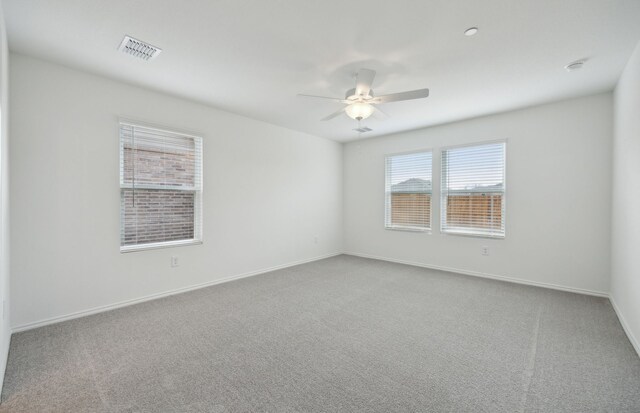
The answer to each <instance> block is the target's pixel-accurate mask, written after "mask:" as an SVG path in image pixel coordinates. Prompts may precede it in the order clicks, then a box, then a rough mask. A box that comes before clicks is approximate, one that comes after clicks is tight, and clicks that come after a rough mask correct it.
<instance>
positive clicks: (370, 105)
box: [298, 69, 429, 121]
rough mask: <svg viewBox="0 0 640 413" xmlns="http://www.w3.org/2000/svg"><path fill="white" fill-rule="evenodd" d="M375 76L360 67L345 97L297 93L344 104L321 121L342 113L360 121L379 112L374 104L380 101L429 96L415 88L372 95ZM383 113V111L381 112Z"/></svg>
mask: <svg viewBox="0 0 640 413" xmlns="http://www.w3.org/2000/svg"><path fill="white" fill-rule="evenodd" d="M375 77H376V72H375V71H373V70H371V69H360V70H359V71H358V74H357V75H356V87H355V88H353V89H349V90H347V92H346V93H345V98H344V99H341V98H331V97H325V96H313V95H298V96H302V97H310V98H321V99H329V100H332V101H334V102H338V103H343V104H346V105H347V106H345V107H344V108H342V109H340V110H338V111H337V112H334V113H332V114H330V115H329V116H326V117H324V118H322V119H321V120H322V121H327V120H330V119H333V118H335V117H337V116H340V115H341V114H342V113H346V114H347V116H349V117H350V118H351V119H354V120H357V121H361V120H363V119H367V118H368V117H370V116H371V115H372V114H373V113H374V112H375V111H376V110H377V111H378V112H379V113H380V109H377V108H376V107H375V106H374V105H379V104H381V103H391V102H400V101H403V100H412V99H422V98H426V97H428V96H429V89H417V90H411V91H408V92H400V93H392V94H389V95H383V96H374V94H373V90H372V89H371V85H372V84H373V80H374V79H375ZM382 113H384V112H382Z"/></svg>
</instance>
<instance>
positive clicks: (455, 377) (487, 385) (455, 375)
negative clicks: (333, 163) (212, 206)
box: [0, 255, 640, 412]
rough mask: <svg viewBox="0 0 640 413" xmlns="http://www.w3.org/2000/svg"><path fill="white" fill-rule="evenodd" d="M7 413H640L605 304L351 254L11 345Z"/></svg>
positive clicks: (633, 374) (631, 359)
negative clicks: (251, 412) (261, 412)
mask: <svg viewBox="0 0 640 413" xmlns="http://www.w3.org/2000/svg"><path fill="white" fill-rule="evenodd" d="M2 402H3V403H2V405H1V406H0V412H9V411H10V412H41V411H42V412H44V411H46V412H227V411H229V412H244V411H247V412H248V411H269V412H294V411H295V412H316V411H323V412H329V411H344V412H376V411H377V412H395V411H398V412H408V411H411V412H416V411H421V412H639V411H640V359H639V358H638V356H637V354H636V353H635V352H634V350H633V348H632V346H631V344H630V343H629V341H628V339H627V337H626V336H625V334H624V332H623V330H622V327H621V326H620V324H619V322H618V320H617V318H616V316H615V314H614V312H613V309H612V308H611V305H610V303H609V301H608V300H607V299H604V298H596V297H589V296H583V295H578V294H570V293H563V292H558V291H553V290H546V289H541V288H536V287H528V286H522V285H516V284H509V283H503V282H498V281H491V280H486V279H480V278H474V277H469V276H463V275H456V274H450V273H445V272H439V271H433V270H428V269H423V268H416V267H411V266H406V265H400V264H393V263H387V262H381V261H375V260H369V259H364V258H357V257H351V256H344V255H343V256H338V257H334V258H329V259H325V260H322V261H317V262H314V263H310V264H304V265H300V266H297V267H292V268H288V269H284V270H279V271H275V272H272V273H269V274H264V275H259V276H255V277H251V278H246V279H243V280H239V281H235V282H230V283H226V284H220V285H217V286H213V287H209V288H205V289H201V290H198V291H193V292H189V293H185V294H181V295H176V296H173V297H168V298H164V299H161V300H156V301H151V302H147V303H143V304H139V305H135V306H131V307H127V308H123V309H119V310H115V311H110V312H107V313H102V314H98V315H94V316H90V317H85V318H82V319H77V320H72V321H68V322H64V323H60V324H56V325H51V326H47V327H43V328H39V329H36V330H31V331H27V332H24V333H19V334H16V335H14V336H13V339H12V343H11V351H10V355H9V364H8V367H7V373H6V378H5V388H4V391H3V393H2Z"/></svg>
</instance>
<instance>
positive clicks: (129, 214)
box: [120, 122, 202, 251]
mask: <svg viewBox="0 0 640 413" xmlns="http://www.w3.org/2000/svg"><path fill="white" fill-rule="evenodd" d="M201 210H202V139H201V138H199V137H195V136H189V135H184V134H180V133H177V132H170V131H165V130H160V129H154V128H150V127H146V126H140V125H134V124H130V123H123V122H122V123H120V216H121V219H120V221H121V224H120V249H121V251H130V250H135V249H143V248H152V247H160V246H169V245H179V244H184V243H188V242H197V241H200V240H202V219H201Z"/></svg>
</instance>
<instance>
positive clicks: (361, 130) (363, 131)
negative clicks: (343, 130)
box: [354, 126, 373, 133]
mask: <svg viewBox="0 0 640 413" xmlns="http://www.w3.org/2000/svg"><path fill="white" fill-rule="evenodd" d="M372 130H373V129H371V128H369V127H367V126H363V127H361V128H355V129H354V131H356V132H359V133H365V132H371V131H372Z"/></svg>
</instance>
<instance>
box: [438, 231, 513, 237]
mask: <svg viewBox="0 0 640 413" xmlns="http://www.w3.org/2000/svg"><path fill="white" fill-rule="evenodd" d="M440 233H441V234H442V235H457V236H461V237H473V238H491V239H504V234H487V233H483V232H473V231H462V230H461V231H455V230H440Z"/></svg>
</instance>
